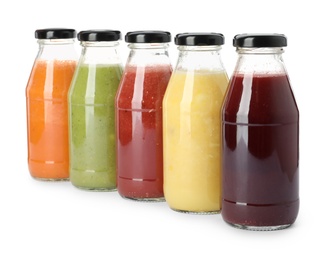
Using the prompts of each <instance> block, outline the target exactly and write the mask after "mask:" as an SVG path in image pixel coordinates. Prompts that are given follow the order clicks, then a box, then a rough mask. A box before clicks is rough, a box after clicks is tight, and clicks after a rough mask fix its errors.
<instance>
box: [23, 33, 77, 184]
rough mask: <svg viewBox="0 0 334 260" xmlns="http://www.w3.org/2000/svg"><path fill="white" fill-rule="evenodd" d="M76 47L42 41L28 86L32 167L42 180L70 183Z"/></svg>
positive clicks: (70, 41)
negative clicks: (70, 114) (70, 118)
mask: <svg viewBox="0 0 334 260" xmlns="http://www.w3.org/2000/svg"><path fill="white" fill-rule="evenodd" d="M74 43H75V40H74V39H72V38H71V39H57V40H38V45H39V51H38V54H37V56H36V58H35V61H34V64H33V67H32V71H31V74H30V77H29V80H28V84H27V86H26V109H27V131H28V135H27V139H28V167H29V172H30V174H31V176H32V177H33V178H35V179H38V180H45V181H61V180H68V179H69V171H68V165H69V152H68V112H67V92H68V89H69V87H70V84H71V80H72V77H73V74H74V71H75V67H76V64H77V53H76V51H75V48H74Z"/></svg>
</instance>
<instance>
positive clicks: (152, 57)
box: [127, 43, 171, 66]
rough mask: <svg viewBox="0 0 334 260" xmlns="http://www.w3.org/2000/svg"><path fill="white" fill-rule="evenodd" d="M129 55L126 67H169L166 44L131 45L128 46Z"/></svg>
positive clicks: (167, 45)
mask: <svg viewBox="0 0 334 260" xmlns="http://www.w3.org/2000/svg"><path fill="white" fill-rule="evenodd" d="M128 47H129V49H130V53H129V56H128V60H127V65H128V66H155V65H168V66H170V64H171V62H170V58H169V53H168V47H169V44H167V43H131V44H129V45H128Z"/></svg>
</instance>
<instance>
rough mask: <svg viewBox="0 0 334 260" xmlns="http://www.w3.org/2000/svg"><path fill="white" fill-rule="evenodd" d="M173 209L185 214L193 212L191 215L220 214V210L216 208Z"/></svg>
mask: <svg viewBox="0 0 334 260" xmlns="http://www.w3.org/2000/svg"><path fill="white" fill-rule="evenodd" d="M172 210H174V211H176V212H179V213H184V214H191V215H214V214H219V213H220V210H214V211H191V210H180V209H173V208H172Z"/></svg>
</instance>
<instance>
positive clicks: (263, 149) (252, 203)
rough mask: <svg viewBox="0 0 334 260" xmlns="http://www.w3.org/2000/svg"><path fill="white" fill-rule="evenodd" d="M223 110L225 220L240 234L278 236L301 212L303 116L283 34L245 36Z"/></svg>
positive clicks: (240, 39) (237, 38)
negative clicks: (286, 59) (276, 232)
mask: <svg viewBox="0 0 334 260" xmlns="http://www.w3.org/2000/svg"><path fill="white" fill-rule="evenodd" d="M233 45H234V46H235V47H236V50H237V53H238V57H239V58H238V61H237V64H236V67H235V70H234V72H233V75H232V78H231V81H230V84H229V90H228V94H227V96H226V100H225V103H224V106H223V122H222V123H223V131H222V134H223V151H224V153H223V157H222V158H223V160H222V165H223V169H222V175H223V178H222V183H223V197H222V217H223V219H224V220H225V221H226V222H227V223H229V224H231V225H233V226H235V227H238V228H242V229H249V230H277V229H282V228H286V227H288V226H290V225H291V224H292V223H294V221H295V219H296V217H297V214H298V209H299V194H298V185H299V184H298V182H299V111H298V108H297V104H296V101H295V98H294V95H293V92H292V89H291V86H290V81H289V77H288V74H287V70H286V68H285V65H284V62H283V59H282V53H283V47H285V46H287V39H286V37H285V35H282V34H240V35H236V36H235V37H234V41H233Z"/></svg>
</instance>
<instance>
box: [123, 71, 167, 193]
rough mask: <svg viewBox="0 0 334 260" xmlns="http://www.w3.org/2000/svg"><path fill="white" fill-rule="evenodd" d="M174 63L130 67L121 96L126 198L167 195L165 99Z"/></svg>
mask: <svg viewBox="0 0 334 260" xmlns="http://www.w3.org/2000/svg"><path fill="white" fill-rule="evenodd" d="M171 72H172V68H171V67H170V66H155V67H153V66H150V67H134V66H127V67H126V69H125V72H124V73H125V74H124V76H123V79H122V81H121V83H120V89H119V93H118V96H117V187H118V192H119V193H120V195H121V196H123V197H128V198H134V199H136V198H138V199H145V198H163V197H164V194H163V162H162V160H163V158H162V100H163V96H164V94H165V90H166V88H167V84H168V82H169V78H170V76H171Z"/></svg>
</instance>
